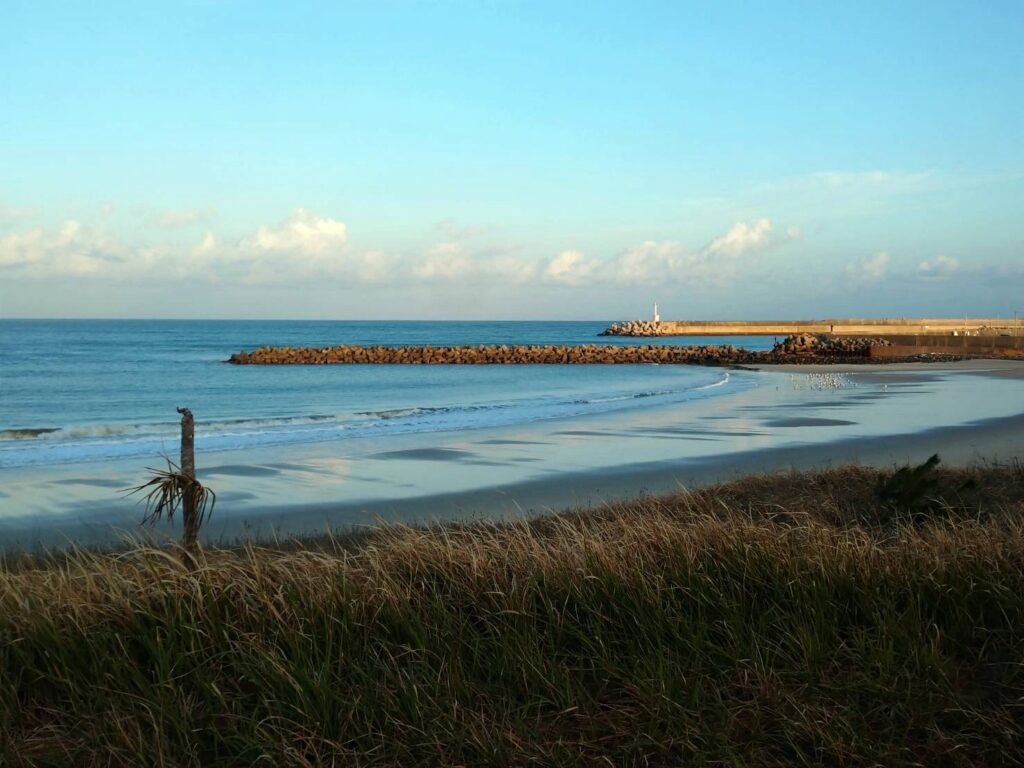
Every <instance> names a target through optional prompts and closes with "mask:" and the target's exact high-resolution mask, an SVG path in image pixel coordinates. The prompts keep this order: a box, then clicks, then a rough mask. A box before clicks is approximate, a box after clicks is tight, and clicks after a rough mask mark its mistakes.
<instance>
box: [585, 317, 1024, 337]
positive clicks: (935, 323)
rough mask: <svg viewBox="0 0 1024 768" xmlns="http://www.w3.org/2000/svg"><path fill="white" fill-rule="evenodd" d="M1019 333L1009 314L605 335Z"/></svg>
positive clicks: (623, 328) (673, 323)
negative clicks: (999, 316)
mask: <svg viewBox="0 0 1024 768" xmlns="http://www.w3.org/2000/svg"><path fill="white" fill-rule="evenodd" d="M801 333H813V334H828V335H830V336H1010V337H1014V336H1020V337H1024V323H1022V322H1021V320H1020V319H1017V318H1015V319H1010V318H970V317H957V318H842V319H829V320H660V319H659V320H630V321H627V322H624V323H614V324H612V325H611V326H610V327H609V328H607V329H606V330H605V331H604V332H603V333H602V335H604V336H794V335H797V334H801Z"/></svg>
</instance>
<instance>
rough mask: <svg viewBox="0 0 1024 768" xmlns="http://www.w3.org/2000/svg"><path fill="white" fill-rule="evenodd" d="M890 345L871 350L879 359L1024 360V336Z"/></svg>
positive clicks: (908, 340)
mask: <svg viewBox="0 0 1024 768" xmlns="http://www.w3.org/2000/svg"><path fill="white" fill-rule="evenodd" d="M885 340H886V341H888V342H889V344H888V345H886V346H876V347H872V348H871V357H873V358H879V359H889V358H894V357H896V358H899V357H909V356H911V355H923V354H931V355H962V356H965V357H1015V358H1024V336H935V335H916V336H886V337H885Z"/></svg>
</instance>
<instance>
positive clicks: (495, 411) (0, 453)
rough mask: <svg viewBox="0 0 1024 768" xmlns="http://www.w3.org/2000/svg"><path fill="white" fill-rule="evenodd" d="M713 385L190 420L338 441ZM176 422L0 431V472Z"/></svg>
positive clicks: (217, 444) (151, 444)
mask: <svg viewBox="0 0 1024 768" xmlns="http://www.w3.org/2000/svg"><path fill="white" fill-rule="evenodd" d="M729 381H730V376H729V374H728V372H724V374H723V375H722V376H721V377H720V378H718V379H717V380H715V381H712V382H710V383H705V384H698V385H693V386H685V385H684V386H681V387H679V388H676V389H658V390H645V391H640V392H636V391H633V392H629V391H626V392H611V393H606V394H603V395H601V396H596V397H584V398H579V397H565V396H551V397H548V398H539V399H538V398H522V399H517V400H506V401H501V402H492V403H473V404H468V405H450V406H410V407H404V408H392V409H379V410H372V411H353V412H349V413H342V414H324V413H318V414H307V415H297V416H280V417H257V418H223V419H213V420H210V421H202V420H200V421H197V423H196V445H197V448H198V449H200V450H203V451H218V450H232V449H238V448H246V447H254V446H263V445H275V444H289V443H310V442H322V441H326V440H335V439H339V438H343V437H361V436H370V435H387V434H403V433H409V432H424V431H451V430H461V429H476V428H481V427H496V426H509V425H514V424H518V423H528V422H533V421H540V420H545V419H552V418H565V417H572V416H579V415H584V414H588V413H600V412H607V411H613V410H619V409H623V408H629V407H640V406H641V404H642V405H643V406H648V405H657V404H660V403H671V402H681V401H685V400H692V399H696V398H699V397H700V396H701V395H700V393H702V392H706V391H707V390H712V389H717V388H719V387H722V386H724V385H726V384H728V383H729ZM178 429H179V422H177V421H173V422H172V421H165V422H154V423H133V424H117V423H108V424H92V425H75V426H69V427H66V428H61V429H57V428H52V427H48V428H39V429H24V430H6V431H5V432H10V433H14V432H18V433H25V435H26V436H24V437H16V436H14V435H13V434H12V435H11V436H10V437H5V436H4V432H0V467H13V466H25V465H30V464H42V463H67V462H79V461H97V460H104V459H116V458H128V457H132V456H153V455H155V454H161V453H168V452H172V453H173V452H174V451H176V449H177V445H176V442H177V436H178Z"/></svg>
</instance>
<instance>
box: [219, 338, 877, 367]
mask: <svg viewBox="0 0 1024 768" xmlns="http://www.w3.org/2000/svg"><path fill="white" fill-rule="evenodd" d="M884 343H885V342H883V341H880V340H878V339H827V338H824V337H818V336H812V335H809V334H808V335H803V336H795V337H792V338H789V339H786V340H785V341H783V342H781V343H779V344H776V345H775V348H774V349H773V350H772V351H770V352H752V351H750V350H747V349H742V348H740V347H737V346H734V345H731V344H722V345H700V346H689V347H682V346H669V345H661V344H639V345H629V346H619V345H615V346H612V345H607V344H583V345H580V346H571V345H529V346H517V345H507V344H502V345H481V346H475V347H432V346H416V347H383V346H376V347H369V346H358V345H339V346H335V347H318V348H314V347H261V348H259V349H256V350H253V351H252V352H238V353H236V354H234V355H232V356H231V357H230V358H229V359H228V361H227V362H229V363H233V364H235V365H625V364H637V363H665V364H681V365H685V364H690V365H733V364H735V365H742V364H752V363H768V362H772V363H778V362H786V361H789V360H799V361H807V360H811V359H813V360H822V359H844V360H845V359H849V358H863V359H868V358H869V356H870V350H871V347H872V346H874V345H876V344H884Z"/></svg>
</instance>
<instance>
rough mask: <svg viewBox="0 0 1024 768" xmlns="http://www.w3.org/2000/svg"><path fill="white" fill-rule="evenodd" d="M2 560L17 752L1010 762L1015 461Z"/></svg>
mask: <svg viewBox="0 0 1024 768" xmlns="http://www.w3.org/2000/svg"><path fill="white" fill-rule="evenodd" d="M937 479H938V483H937V485H936V486H935V493H934V498H932V499H931V500H930V501H929V502H928V503H926V504H923V505H921V506H919V507H917V508H915V509H914V511H909V510H904V511H901V510H898V509H894V508H891V507H888V506H886V505H883V504H881V503H880V502H879V501H878V498H877V496H876V494H875V488H876V485H877V483H878V480H879V476H878V473H876V472H872V471H867V470H857V469H844V470H836V471H831V472H825V473H819V474H809V475H788V476H774V477H768V478H752V479H748V480H744V481H740V482H737V483H733V484H729V485H725V486H720V487H717V488H713V489H708V490H706V491H702V492H699V493H695V494H680V495H676V496H673V497H664V498H657V499H644V500H640V501H637V502H633V503H630V504H623V505H617V506H614V507H609V508H607V509H604V510H600V511H598V512H590V513H576V514H565V515H559V516H553V517H549V518H544V519H541V520H536V521H533V522H530V523H517V524H508V525H497V524H494V525H471V526H447V527H436V528H432V529H427V530H416V529H408V528H398V527H392V528H386V529H383V530H381V531H379V532H377V533H375V534H373V535H370V536H366V537H361V538H360V539H358V540H327V539H320V540H317V541H312V542H306V543H305V544H304V546H303V547H292V548H287V549H281V548H275V549H268V548H258V547H247V548H243V549H235V550H227V549H218V550H210V549H208V550H206V551H205V552H204V553H203V554H202V555H201V560H202V562H201V567H200V568H199V569H198V570H196V571H195V572H189V571H188V570H186V569H185V568H184V567H183V566H182V565H181V563H180V562H179V560H178V558H177V557H175V556H173V555H171V554H169V553H167V552H164V551H160V550H153V549H137V550H132V551H128V552H123V553H117V554H95V553H77V554H74V555H72V556H71V557H59V558H54V559H52V560H51V561H49V562H46V563H42V564H40V563H38V562H34V561H31V560H28V559H25V560H19V561H11V562H8V563H7V564H6V565H5V566H4V568H3V569H0V675H2V677H0V762H6V763H8V764H11V765H64V764H68V765H174V766H177V765H197V766H198V765H204V766H206V765H252V764H266V765H300V766H305V765H332V764H333V765H402V766H413V765H592V764H595V763H596V764H602V763H603V764H608V765H635V764H637V765H643V764H649V765H716V766H718V765H744V766H746V765H765V766H767V765H780V766H781V765H794V764H796V765H849V764H856V765H891V764H904V765H906V764H911V765H929V766H931V765H1019V764H1021V763H1024V472H1022V471H1021V470H1020V468H1013V467H1007V468H992V469H989V470H985V471H979V472H974V473H962V472H960V473H958V472H943V473H940V474H939V475H938V476H937Z"/></svg>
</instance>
